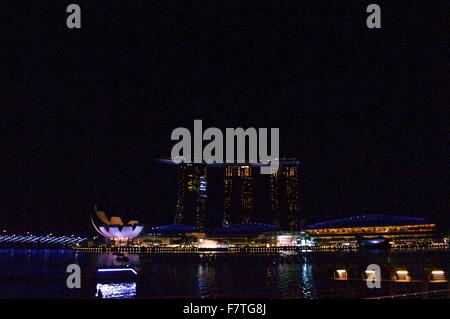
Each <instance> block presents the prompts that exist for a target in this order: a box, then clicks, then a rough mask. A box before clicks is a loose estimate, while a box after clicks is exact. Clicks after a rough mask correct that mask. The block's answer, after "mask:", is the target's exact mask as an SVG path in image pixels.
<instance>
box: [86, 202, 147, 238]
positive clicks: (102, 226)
mask: <svg viewBox="0 0 450 319" xmlns="http://www.w3.org/2000/svg"><path fill="white" fill-rule="evenodd" d="M95 214H96V216H97V219H98V222H99V225H97V223H96V222H94V219H93V218H92V216H91V222H92V226H94V228H95V230H96V231H97V232H98V233H99V234H100V235H102V236H103V237H104V238H106V239H108V240H110V241H111V242H112V243H113V244H114V246H127V245H128V244H129V243H130V242H132V240H133V239H134V238H136V237H137V236H139V234H140V233H141V232H142V230H143V229H144V226H143V225H142V224H140V223H139V221H137V220H130V221H128V222H127V223H124V222H123V221H122V218H121V217H118V216H112V217H111V218H108V217H107V216H106V214H105V212H103V211H99V210H97V207H95Z"/></svg>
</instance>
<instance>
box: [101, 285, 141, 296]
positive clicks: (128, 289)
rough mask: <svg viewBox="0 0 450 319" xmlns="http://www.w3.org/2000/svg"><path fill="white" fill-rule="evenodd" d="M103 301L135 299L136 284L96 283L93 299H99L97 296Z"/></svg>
mask: <svg viewBox="0 0 450 319" xmlns="http://www.w3.org/2000/svg"><path fill="white" fill-rule="evenodd" d="M100 292H101V295H102V297H103V298H105V299H109V298H121V299H126V298H134V297H136V283H135V282H127V283H109V284H101V283H98V284H97V287H96V294H95V297H100V296H99V294H100Z"/></svg>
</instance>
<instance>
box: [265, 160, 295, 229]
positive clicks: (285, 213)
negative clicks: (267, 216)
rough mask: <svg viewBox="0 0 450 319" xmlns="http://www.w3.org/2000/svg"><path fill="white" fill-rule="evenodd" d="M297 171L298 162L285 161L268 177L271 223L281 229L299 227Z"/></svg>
mask: <svg viewBox="0 0 450 319" xmlns="http://www.w3.org/2000/svg"><path fill="white" fill-rule="evenodd" d="M298 170H299V166H298V162H296V161H285V162H284V163H282V165H280V168H279V169H278V172H276V173H275V174H272V175H270V199H271V215H272V216H271V223H272V224H274V225H276V226H278V227H280V228H281V229H286V230H294V229H297V228H298V226H299V190H298V178H299V171H298Z"/></svg>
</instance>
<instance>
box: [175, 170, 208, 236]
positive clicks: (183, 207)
mask: <svg viewBox="0 0 450 319" xmlns="http://www.w3.org/2000/svg"><path fill="white" fill-rule="evenodd" d="M207 183H208V182H207V170H206V166H204V165H192V164H180V165H178V200H177V207H176V215H175V223H176V224H186V225H193V226H196V227H197V229H199V230H203V229H204V226H205V209H206V199H207Z"/></svg>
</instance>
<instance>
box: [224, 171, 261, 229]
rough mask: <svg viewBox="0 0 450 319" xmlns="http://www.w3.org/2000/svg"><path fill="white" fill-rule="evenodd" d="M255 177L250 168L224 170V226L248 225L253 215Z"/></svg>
mask: <svg viewBox="0 0 450 319" xmlns="http://www.w3.org/2000/svg"><path fill="white" fill-rule="evenodd" d="M253 175H254V171H253V169H252V167H250V166H226V167H225V168H224V205H223V226H224V227H228V226H230V225H233V224H247V223H249V222H250V221H251V220H252V213H253Z"/></svg>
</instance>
